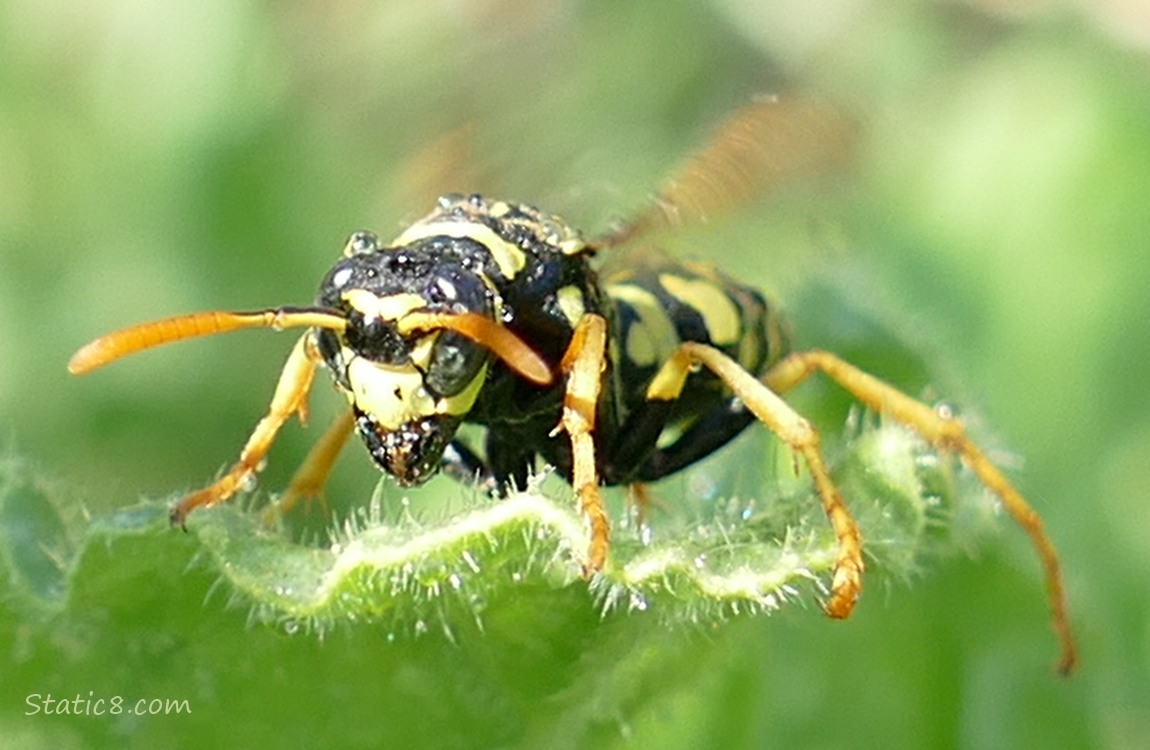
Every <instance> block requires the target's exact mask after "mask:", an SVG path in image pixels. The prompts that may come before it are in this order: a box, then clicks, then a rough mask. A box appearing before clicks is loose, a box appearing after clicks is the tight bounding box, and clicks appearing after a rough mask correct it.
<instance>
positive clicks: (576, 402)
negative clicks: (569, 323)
mask: <svg viewBox="0 0 1150 750" xmlns="http://www.w3.org/2000/svg"><path fill="white" fill-rule="evenodd" d="M606 345H607V321H606V320H604V319H603V318H602V317H601V316H599V315H595V314H590V313H589V314H587V315H584V316H583V317H582V318H580V320H579V324H578V325H577V326H576V327H575V333H574V334H573V335H572V337H571V343H570V344H569V345H568V347H567V351H566V353H565V354H564V355H563V361H562V362H561V363H560V369H562V370H563V372H565V373H566V374H567V386H566V391H565V393H564V394H563V417H562V419H561V420H560V422H559V425H558V426H557V427H556V428H555V431H556V432H558V431H560V430H562V431H564V432H566V433H567V434H568V436H569V437H570V438H571V486H572V487H574V488H575V493H576V495H578V497H579V509H580V511H582V513H583V517H584V518H586V519H587V522H588V524H590V527H591V541H590V544H589V545H588V549H587V560H586V561H585V562H584V564H583V572H584V574H585V575H591V574H592V573H597V572H598V571H600V570H602V569H603V565H604V564H605V563H606V562H607V545H608V542H609V540H610V535H611V525H610V523H609V522H608V521H607V511H606V510H605V509H604V507H603V496H602V494H600V492H599V472H598V470H597V469H596V467H595V439H594V437H592V433H593V432H594V430H595V415H596V412H597V411H598V407H599V391H600V388H601V386H602V378H603V370H604V368H605V366H606V359H605V354H606Z"/></svg>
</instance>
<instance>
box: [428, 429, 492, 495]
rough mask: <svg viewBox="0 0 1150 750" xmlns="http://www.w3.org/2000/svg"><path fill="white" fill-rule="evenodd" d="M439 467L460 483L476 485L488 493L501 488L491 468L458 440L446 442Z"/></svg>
mask: <svg viewBox="0 0 1150 750" xmlns="http://www.w3.org/2000/svg"><path fill="white" fill-rule="evenodd" d="M439 468H440V470H441V471H443V473H444V474H446V475H447V476H449V477H451V478H452V479H454V480H455V481H457V482H459V483H460V484H466V485H468V486H471V487H476V488H478V489H480V490H482V491H483V492H486V493H488V494H491V493H493V492H496V491H498V490H500V489H501V487H500V484H499V482H498V480H496V478H495V474H494V473H492V471H491V468H490V467H489V466H488V465H487V464H486V463H485V462H484V460H483V459H482V458H480V457H479V456H478V454H476V453H475V451H473V450H471V448H470V447H469V446H467V445H466V444H465V443H463V442H462V441H460V440H452V441H451V442H450V443H448V444H447V448H446V449H444V451H443V458H442V459H440V461H439Z"/></svg>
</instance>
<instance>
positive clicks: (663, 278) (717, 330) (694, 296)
mask: <svg viewBox="0 0 1150 750" xmlns="http://www.w3.org/2000/svg"><path fill="white" fill-rule="evenodd" d="M659 283H660V284H662V285H663V288H664V289H666V290H667V292H668V293H669V294H670V295H671V296H673V297H675V298H676V299H678V300H679V301H681V302H683V303H684V304H686V305H689V306H691V307H692V308H694V309H695V311H696V312H698V313H699V315H701V316H702V317H703V324H704V325H705V326H706V327H707V333H708V334H709V335H710V337H711V341H712V342H713V343H714V344H716V345H718V346H728V345H730V344H734V343H736V342H737V341H738V340H739V333H740V328H741V326H740V325H739V323H740V321H739V308H738V307H737V306H736V305H735V303H734V302H732V301H731V298H730V297H728V296H727V294H726V292H724V291H723V290H722V289H721V288H720V287H718V286H717V285H715V284H714V283H712V282H710V281H707V280H705V279H684V278H683V277H682V276H675V275H673V274H669V273H664V274H659Z"/></svg>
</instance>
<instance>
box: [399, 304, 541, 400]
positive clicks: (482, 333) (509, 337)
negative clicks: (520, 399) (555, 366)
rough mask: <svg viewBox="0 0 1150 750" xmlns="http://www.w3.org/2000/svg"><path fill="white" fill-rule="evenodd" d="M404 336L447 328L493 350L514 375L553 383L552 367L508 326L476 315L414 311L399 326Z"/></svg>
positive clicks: (537, 381)
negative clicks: (415, 332)
mask: <svg viewBox="0 0 1150 750" xmlns="http://www.w3.org/2000/svg"><path fill="white" fill-rule="evenodd" d="M397 327H398V329H399V332H400V333H401V334H408V333H412V332H414V331H433V330H435V329H437V328H444V329H447V330H450V331H455V332H456V333H458V334H460V335H463V336H466V337H467V338H469V339H471V340H472V341H474V342H475V343H477V344H479V345H480V346H482V347H484V348H485V349H488V350H489V351H491V353H492V354H494V355H495V356H497V357H499V358H500V359H501V360H503V362H504V364H506V365H507V366H508V367H510V368H511V369H512V370H514V371H515V372H517V373H519V374H520V375H522V376H523V377H525V378H527V379H528V380H530V381H531V382H532V383H537V384H538V385H547V384H549V383H550V382H551V381H552V377H551V368H550V367H548V366H547V363H546V362H544V361H543V358H542V357H540V356H539V355H538V354H536V353H535V350H534V349H532V348H531V347H530V346H528V345H527V344H526V343H525V342H524V341H523V339H521V338H519V337H518V336H516V335H515V334H514V333H512V332H511V331H510V330H508V329H507V328H506V327H505V326H501V325H499V324H498V323H496V322H495V321H493V320H491V319H489V318H485V317H483V316H482V315H478V314H476V313H459V314H453V313H429V312H411V313H408V314H407V315H404V316H403V318H401V319H400V320H399V322H398V324H397Z"/></svg>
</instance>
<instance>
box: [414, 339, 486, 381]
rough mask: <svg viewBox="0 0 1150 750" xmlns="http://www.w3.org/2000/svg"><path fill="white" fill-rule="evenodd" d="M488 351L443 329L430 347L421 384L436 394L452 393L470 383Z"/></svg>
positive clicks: (481, 365) (477, 372)
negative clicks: (427, 364)
mask: <svg viewBox="0 0 1150 750" xmlns="http://www.w3.org/2000/svg"><path fill="white" fill-rule="evenodd" d="M487 359H488V353H487V350H486V349H484V348H483V347H480V346H476V345H475V343H474V342H472V341H471V340H469V339H467V338H465V337H463V336H460V335H459V334H458V333H455V332H454V331H444V332H443V333H441V334H440V336H439V339H438V340H437V341H436V342H435V347H434V348H433V349H432V350H431V362H430V364H429V366H428V368H427V373H426V375H424V378H423V380H424V383H425V384H426V385H427V387H428V389H430V390H431V392H432V393H434V394H436V395H437V396H454V395H456V394H457V393H459V392H461V391H462V390H463V389H464V388H466V387H467V386H469V385H471V381H473V380H474V379H475V376H476V375H478V374H479V369H480V368H481V367H483V365H484V363H485V362H487Z"/></svg>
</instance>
